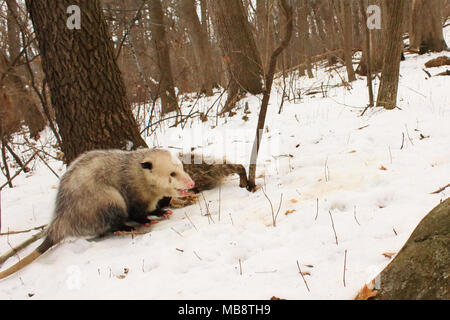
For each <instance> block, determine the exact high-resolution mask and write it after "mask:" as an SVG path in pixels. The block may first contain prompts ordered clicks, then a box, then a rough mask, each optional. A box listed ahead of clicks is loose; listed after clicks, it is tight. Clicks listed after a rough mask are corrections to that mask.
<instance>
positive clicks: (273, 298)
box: [270, 296, 286, 300]
mask: <svg viewBox="0 0 450 320" xmlns="http://www.w3.org/2000/svg"><path fill="white" fill-rule="evenodd" d="M270 300H286V299H281V298H278V297H275V296H272V298H270Z"/></svg>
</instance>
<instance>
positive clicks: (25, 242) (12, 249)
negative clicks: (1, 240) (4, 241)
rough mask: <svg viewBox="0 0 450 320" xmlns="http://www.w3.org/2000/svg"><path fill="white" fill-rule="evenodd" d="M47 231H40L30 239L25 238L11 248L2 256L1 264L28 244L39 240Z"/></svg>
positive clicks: (0, 257)
mask: <svg viewBox="0 0 450 320" xmlns="http://www.w3.org/2000/svg"><path fill="white" fill-rule="evenodd" d="M45 231H46V230H42V231H39V232H38V233H36V234H35V235H33V236H31V237H30V238H29V239H27V240H25V241H24V242H22V243H21V244H19V245H18V246H16V247H13V248H11V250H9V251H8V252H6V253H5V254H4V255H2V256H0V266H1V265H2V264H3V263H4V262H5V261H6V260H8V259H9V258H10V257H12V256H13V255H15V254H16V253H18V252H19V251H20V250H23V249H24V248H26V247H27V246H29V245H30V244H32V243H33V242H35V241H37V240H39V239H40V238H42V237H43V236H44V235H45Z"/></svg>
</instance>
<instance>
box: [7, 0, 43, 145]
mask: <svg viewBox="0 0 450 320" xmlns="http://www.w3.org/2000/svg"><path fill="white" fill-rule="evenodd" d="M6 4H7V5H8V19H7V23H8V49H9V50H8V51H9V59H8V58H7V57H6V56H5V55H4V57H2V59H3V60H4V61H3V62H2V64H4V63H6V64H7V65H8V67H9V66H10V65H11V61H15V60H16V59H17V57H19V55H20V51H21V41H20V26H19V23H20V12H19V7H18V5H17V2H16V0H6ZM25 74H26V73H25V72H24V69H23V67H14V68H13V70H11V71H10V72H9V80H10V83H9V85H10V89H11V90H10V95H11V99H12V101H13V104H14V105H15V107H16V108H15V109H16V110H18V111H20V113H21V116H22V119H23V120H24V121H25V124H26V126H27V127H28V128H29V130H30V137H32V138H37V137H38V135H39V132H40V131H42V130H44V128H45V125H46V122H45V120H44V117H43V116H42V114H41V112H40V110H39V108H38V105H37V104H36V101H35V100H34V97H33V95H32V93H31V91H30V90H28V89H27V88H26V86H25V83H24V81H23V77H24V75H25Z"/></svg>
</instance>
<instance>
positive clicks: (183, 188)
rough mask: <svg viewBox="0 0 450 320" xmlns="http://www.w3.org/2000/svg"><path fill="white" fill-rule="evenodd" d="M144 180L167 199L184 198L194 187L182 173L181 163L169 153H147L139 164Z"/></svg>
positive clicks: (184, 173) (190, 180) (188, 177)
mask: <svg viewBox="0 0 450 320" xmlns="http://www.w3.org/2000/svg"><path fill="white" fill-rule="evenodd" d="M141 167H142V169H143V170H142V171H143V175H144V177H145V179H146V180H147V181H148V183H149V185H153V186H156V187H157V189H158V190H161V191H162V192H163V193H164V196H167V197H185V196H188V195H189V192H188V190H189V189H192V188H193V187H194V186H195V183H194V181H193V180H192V179H191V177H190V176H189V175H188V174H187V173H186V172H184V170H183V164H182V163H181V161H180V160H179V159H178V158H176V157H175V156H173V155H172V154H171V153H170V152H169V151H165V150H157V151H153V152H150V153H148V154H147V155H146V156H145V157H144V159H143V160H142V162H141Z"/></svg>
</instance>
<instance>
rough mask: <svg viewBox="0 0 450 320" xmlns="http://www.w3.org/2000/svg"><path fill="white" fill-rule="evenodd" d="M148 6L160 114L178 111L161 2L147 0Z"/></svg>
mask: <svg viewBox="0 0 450 320" xmlns="http://www.w3.org/2000/svg"><path fill="white" fill-rule="evenodd" d="M149 4H150V22H151V32H152V40H153V43H154V46H155V50H156V55H157V62H158V67H159V71H160V79H159V95H160V97H161V104H162V114H166V113H169V112H172V111H178V101H177V96H176V94H175V87H174V82H173V75H172V66H171V64H170V56H169V45H168V44H167V39H166V30H165V27H164V13H163V10H162V4H161V0H149Z"/></svg>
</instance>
